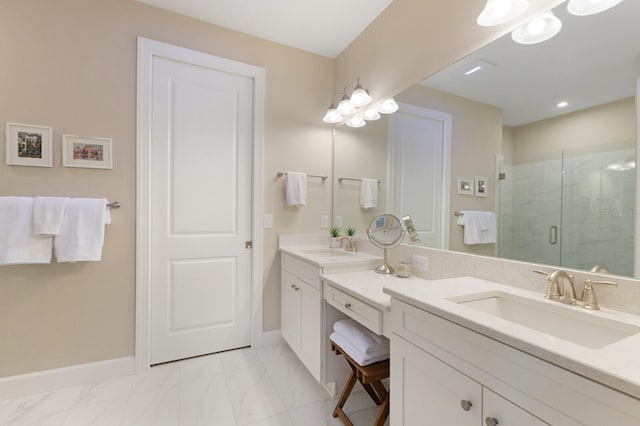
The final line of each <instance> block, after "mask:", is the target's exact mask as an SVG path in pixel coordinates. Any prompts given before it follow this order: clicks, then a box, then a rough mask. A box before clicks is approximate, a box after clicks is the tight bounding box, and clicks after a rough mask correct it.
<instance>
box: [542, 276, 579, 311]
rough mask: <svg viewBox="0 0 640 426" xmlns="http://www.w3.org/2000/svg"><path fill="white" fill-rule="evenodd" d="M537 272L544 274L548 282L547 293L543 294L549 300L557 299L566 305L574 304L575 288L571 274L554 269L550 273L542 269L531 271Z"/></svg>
mask: <svg viewBox="0 0 640 426" xmlns="http://www.w3.org/2000/svg"><path fill="white" fill-rule="evenodd" d="M533 272H535V273H537V274H542V275H546V278H545V280H546V281H548V282H549V286H548V287H547V294H546V295H545V296H544V297H546V298H547V299H550V300H557V301H559V302H560V303H564V304H566V305H575V304H576V290H575V288H574V287H573V275H569V274H567V273H566V272H565V271H561V270H556V271H553V272H551V273H547V272H544V271H533Z"/></svg>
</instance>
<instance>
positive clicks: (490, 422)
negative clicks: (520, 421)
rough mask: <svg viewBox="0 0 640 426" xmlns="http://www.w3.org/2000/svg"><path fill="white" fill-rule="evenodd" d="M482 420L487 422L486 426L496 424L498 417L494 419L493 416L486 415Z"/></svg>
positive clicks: (494, 425)
mask: <svg viewBox="0 0 640 426" xmlns="http://www.w3.org/2000/svg"><path fill="white" fill-rule="evenodd" d="M484 422H485V423H486V424H487V426H496V425H497V424H498V419H496V418H495V417H487V418H486V419H485V420H484Z"/></svg>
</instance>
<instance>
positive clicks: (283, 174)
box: [277, 172, 328, 180]
mask: <svg viewBox="0 0 640 426" xmlns="http://www.w3.org/2000/svg"><path fill="white" fill-rule="evenodd" d="M286 175H287V172H278V173H277V176H278V177H282V176H286ZM307 177H315V178H320V179H322V180H325V179H327V178H328V176H319V175H307Z"/></svg>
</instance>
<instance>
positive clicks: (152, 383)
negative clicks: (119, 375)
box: [131, 363, 180, 395]
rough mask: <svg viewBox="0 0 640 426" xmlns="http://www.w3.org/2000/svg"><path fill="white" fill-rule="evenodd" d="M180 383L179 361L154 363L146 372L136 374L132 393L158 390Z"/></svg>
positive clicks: (170, 387)
mask: <svg viewBox="0 0 640 426" xmlns="http://www.w3.org/2000/svg"><path fill="white" fill-rule="evenodd" d="M178 384H180V367H179V365H178V363H169V364H161V365H154V366H153V367H151V368H150V369H149V371H148V372H147V373H146V374H139V375H137V376H135V379H134V381H133V386H132V388H131V394H132V395H136V394H141V393H149V392H156V391H158V390H161V389H164V390H167V389H172V388H174V387H176V386H178Z"/></svg>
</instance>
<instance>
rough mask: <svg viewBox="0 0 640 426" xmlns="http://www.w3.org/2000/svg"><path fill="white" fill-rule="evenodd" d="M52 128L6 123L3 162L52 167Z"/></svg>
mask: <svg viewBox="0 0 640 426" xmlns="http://www.w3.org/2000/svg"><path fill="white" fill-rule="evenodd" d="M52 139H53V129H52V128H51V127H45V126H36V125H33V124H18V123H7V129H6V140H5V150H6V159H5V162H6V163H7V164H9V165H11V166H35V167H53V149H52V147H53V144H52Z"/></svg>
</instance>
